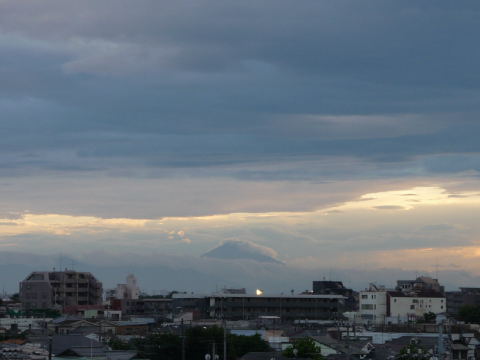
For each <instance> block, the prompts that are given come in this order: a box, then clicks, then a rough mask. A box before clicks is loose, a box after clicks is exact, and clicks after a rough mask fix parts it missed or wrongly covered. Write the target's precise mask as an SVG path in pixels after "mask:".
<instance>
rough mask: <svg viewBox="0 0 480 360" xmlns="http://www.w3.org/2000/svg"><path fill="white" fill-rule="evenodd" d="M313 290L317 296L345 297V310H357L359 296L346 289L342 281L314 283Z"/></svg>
mask: <svg viewBox="0 0 480 360" xmlns="http://www.w3.org/2000/svg"><path fill="white" fill-rule="evenodd" d="M312 290H313V294H315V295H342V296H344V297H345V308H344V310H348V311H351V310H356V309H357V295H358V293H356V292H355V291H353V290H352V289H349V288H346V287H345V286H344V285H343V282H341V281H330V280H319V281H313V282H312Z"/></svg>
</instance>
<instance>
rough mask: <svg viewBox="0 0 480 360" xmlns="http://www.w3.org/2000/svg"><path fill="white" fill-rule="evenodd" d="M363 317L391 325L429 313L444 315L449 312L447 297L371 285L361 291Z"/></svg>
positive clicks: (367, 321) (413, 319)
mask: <svg viewBox="0 0 480 360" xmlns="http://www.w3.org/2000/svg"><path fill="white" fill-rule="evenodd" d="M359 301H360V309H359V315H360V319H361V320H362V321H363V322H364V323H371V324H388V323H405V322H409V321H416V320H418V319H419V318H422V317H423V316H424V315H425V314H427V313H434V314H441V313H445V312H446V311H447V300H446V298H445V296H443V295H441V294H439V293H436V292H430V293H429V294H428V295H427V294H426V293H420V294H418V295H417V294H415V293H414V292H410V291H409V292H408V293H405V292H401V291H392V290H387V289H385V288H384V287H378V286H375V285H372V284H371V285H370V288H369V289H367V290H364V291H361V292H360V296H359Z"/></svg>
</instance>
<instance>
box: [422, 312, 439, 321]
mask: <svg viewBox="0 0 480 360" xmlns="http://www.w3.org/2000/svg"><path fill="white" fill-rule="evenodd" d="M436 319H437V315H436V314H435V313H433V312H431V311H430V312H428V313H425V314H423V320H424V321H425V322H426V323H434V322H435V320H436Z"/></svg>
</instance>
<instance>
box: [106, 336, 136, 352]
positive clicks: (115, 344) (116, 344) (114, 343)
mask: <svg viewBox="0 0 480 360" xmlns="http://www.w3.org/2000/svg"><path fill="white" fill-rule="evenodd" d="M108 346H110V347H111V348H112V350H133V349H134V347H133V345H132V344H130V343H128V342H124V341H122V340H120V339H118V338H111V339H110V341H109V342H108Z"/></svg>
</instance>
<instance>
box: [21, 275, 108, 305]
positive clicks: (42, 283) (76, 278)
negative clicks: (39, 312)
mask: <svg viewBox="0 0 480 360" xmlns="http://www.w3.org/2000/svg"><path fill="white" fill-rule="evenodd" d="M102 293H103V291H102V283H101V282H100V281H98V280H97V279H96V278H95V277H94V276H93V275H92V274H91V273H89V272H77V271H73V270H65V271H34V272H32V273H31V274H30V275H28V276H27V277H26V278H25V280H23V281H22V282H20V292H19V296H20V302H21V303H22V307H23V308H24V309H63V308H64V307H67V306H76V305H98V304H101V303H102Z"/></svg>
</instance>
